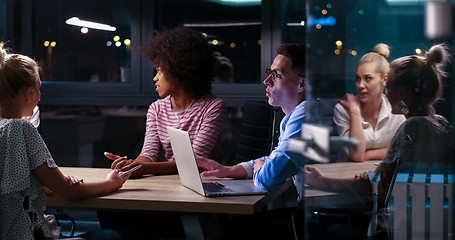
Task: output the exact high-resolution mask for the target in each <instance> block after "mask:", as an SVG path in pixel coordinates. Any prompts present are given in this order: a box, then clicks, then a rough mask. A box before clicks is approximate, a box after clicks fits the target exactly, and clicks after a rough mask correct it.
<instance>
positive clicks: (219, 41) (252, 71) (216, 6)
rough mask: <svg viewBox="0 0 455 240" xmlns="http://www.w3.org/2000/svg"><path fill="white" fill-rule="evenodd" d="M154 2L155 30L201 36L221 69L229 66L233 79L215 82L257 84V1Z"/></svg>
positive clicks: (258, 77)
mask: <svg viewBox="0 0 455 240" xmlns="http://www.w3.org/2000/svg"><path fill="white" fill-rule="evenodd" d="M238 2H239V1H237V3H236V2H234V1H230V2H228V1H214V0H213V1H212V0H192V1H186V0H166V1H164V0H163V1H158V3H157V4H159V9H160V13H159V14H158V16H159V21H158V22H159V26H158V27H157V28H163V27H166V28H172V27H175V26H178V25H183V26H185V27H189V28H194V29H195V30H197V31H199V32H202V33H204V35H205V36H206V38H207V41H208V43H209V44H210V45H211V47H212V50H213V51H214V52H215V54H217V55H219V56H218V59H219V60H220V58H224V59H229V61H230V63H228V61H224V60H223V61H222V62H221V64H222V66H227V65H230V66H232V69H233V70H234V71H233V77H229V78H228V79H224V80H222V79H220V78H218V79H216V82H235V83H260V82H261V79H260V62H261V61H260V54H261V42H260V40H261V5H260V1H248V2H242V4H239V3H238Z"/></svg>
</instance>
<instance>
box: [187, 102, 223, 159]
mask: <svg viewBox="0 0 455 240" xmlns="http://www.w3.org/2000/svg"><path fill="white" fill-rule="evenodd" d="M225 121H226V105H225V103H224V101H223V100H222V99H221V98H215V97H212V98H209V99H208V100H207V106H206V108H205V110H203V115H202V121H201V124H200V126H199V127H198V130H197V131H191V133H190V134H191V135H192V137H191V138H192V139H193V141H192V143H193V150H194V154H195V155H198V156H204V157H210V158H213V159H219V158H220V157H221V147H220V142H221V132H222V129H223V126H224V122H225Z"/></svg>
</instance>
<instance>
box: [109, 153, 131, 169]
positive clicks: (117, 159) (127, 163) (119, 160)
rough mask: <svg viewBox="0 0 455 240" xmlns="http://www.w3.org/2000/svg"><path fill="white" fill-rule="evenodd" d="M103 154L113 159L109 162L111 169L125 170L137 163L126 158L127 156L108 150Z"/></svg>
mask: <svg viewBox="0 0 455 240" xmlns="http://www.w3.org/2000/svg"><path fill="white" fill-rule="evenodd" d="M104 156H106V157H107V158H109V159H111V160H113V162H112V164H111V169H119V170H120V171H126V170H128V169H130V168H132V167H134V166H136V165H137V163H135V162H134V160H133V159H129V160H128V157H126V156H124V157H121V156H119V155H116V154H112V153H109V152H104Z"/></svg>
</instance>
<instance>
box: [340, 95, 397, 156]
mask: <svg viewBox="0 0 455 240" xmlns="http://www.w3.org/2000/svg"><path fill="white" fill-rule="evenodd" d="M360 119H361V121H362V128H363V134H364V136H365V142H366V149H365V150H371V149H379V148H386V147H387V146H388V145H389V143H390V141H391V140H392V138H393V136H394V135H395V133H396V131H397V130H398V128H399V127H400V125H401V124H402V123H403V122H404V121H405V120H406V118H405V117H404V115H396V114H392V107H391V106H390V103H389V101H388V100H387V98H386V96H385V95H384V94H383V95H382V104H381V110H380V111H379V116H378V121H377V123H376V128H375V129H373V127H372V126H371V124H370V123H368V122H366V121H364V119H363V116H360ZM333 121H334V122H335V124H336V126H337V130H338V134H339V135H340V136H342V137H349V133H350V131H351V124H350V122H351V117H350V116H349V113H348V112H347V111H346V109H344V107H343V106H342V105H341V104H340V103H338V104H337V105H335V109H334V113H333Z"/></svg>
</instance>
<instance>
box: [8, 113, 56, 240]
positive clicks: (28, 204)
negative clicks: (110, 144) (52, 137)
mask: <svg viewBox="0 0 455 240" xmlns="http://www.w3.org/2000/svg"><path fill="white" fill-rule="evenodd" d="M0 161H1V164H0V216H1V217H0V239H33V235H34V231H35V230H41V231H42V232H43V234H44V236H46V237H48V238H58V237H59V235H60V227H58V226H57V221H56V220H55V218H54V216H52V215H45V214H44V211H45V209H46V196H45V193H44V191H43V188H44V186H43V185H42V184H41V183H40V182H39V181H38V179H37V178H36V177H35V176H34V175H33V174H32V172H31V171H32V170H33V169H35V168H37V167H39V166H40V165H41V164H43V163H45V162H47V164H48V166H49V167H51V168H55V167H57V165H56V164H55V162H54V160H53V159H52V156H51V155H50V153H49V150H48V149H47V147H46V144H45V143H44V140H43V139H42V138H41V136H40V134H39V133H38V131H37V130H36V128H35V127H34V126H33V125H32V124H31V123H30V122H29V121H28V120H25V119H0Z"/></svg>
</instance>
